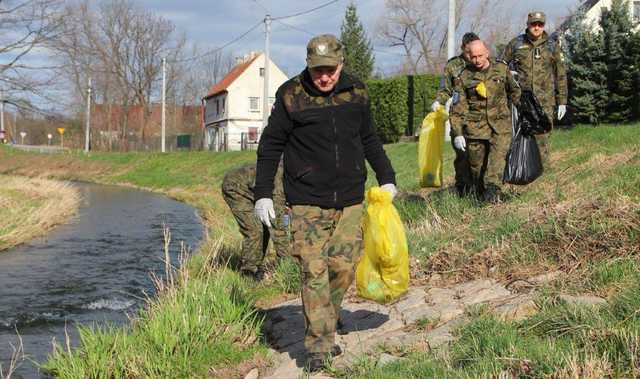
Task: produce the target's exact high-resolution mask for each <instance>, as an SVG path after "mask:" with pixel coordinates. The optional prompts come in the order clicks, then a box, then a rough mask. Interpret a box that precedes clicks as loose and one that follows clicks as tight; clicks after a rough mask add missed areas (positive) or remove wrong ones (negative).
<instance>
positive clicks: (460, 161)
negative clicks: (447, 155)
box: [431, 33, 480, 196]
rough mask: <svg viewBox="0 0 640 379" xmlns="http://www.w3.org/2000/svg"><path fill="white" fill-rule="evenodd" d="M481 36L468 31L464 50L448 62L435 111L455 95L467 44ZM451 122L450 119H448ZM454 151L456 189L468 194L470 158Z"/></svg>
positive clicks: (465, 60) (433, 107)
mask: <svg viewBox="0 0 640 379" xmlns="http://www.w3.org/2000/svg"><path fill="white" fill-rule="evenodd" d="M479 39H480V38H479V37H478V36H477V35H476V34H475V33H466V34H465V35H464V36H462V45H461V46H460V48H461V50H462V52H461V53H460V55H458V56H455V57H453V58H451V59H449V61H448V62H447V65H446V66H445V67H444V76H443V77H442V80H441V82H440V89H438V93H437V94H436V101H434V102H433V104H432V105H431V109H432V110H433V111H434V112H435V111H437V110H438V108H439V107H440V106H441V105H442V104H447V102H448V100H449V99H451V97H452V96H453V91H454V87H455V82H456V80H458V78H459V77H460V74H461V73H462V70H464V68H465V67H466V66H467V64H468V63H469V57H468V54H467V53H466V52H465V50H466V48H467V45H468V44H469V43H470V42H473V41H477V40H479ZM450 111H451V109H450V107H448V109H447V112H450ZM447 122H449V121H447ZM453 138H454V136H453V131H451V145H452V146H453ZM453 151H454V152H455V154H456V157H455V159H454V161H453V168H454V170H455V173H456V176H455V178H456V184H455V186H456V190H457V191H458V194H459V195H461V196H462V195H465V194H467V193H468V192H469V191H470V190H471V188H472V187H473V185H472V181H471V173H470V168H469V160H468V159H467V156H466V154H464V153H463V152H462V151H460V150H458V149H456V148H455V147H454V148H453Z"/></svg>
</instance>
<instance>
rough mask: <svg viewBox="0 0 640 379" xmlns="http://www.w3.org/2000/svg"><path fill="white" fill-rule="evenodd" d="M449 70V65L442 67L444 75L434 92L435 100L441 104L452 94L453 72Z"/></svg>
mask: <svg viewBox="0 0 640 379" xmlns="http://www.w3.org/2000/svg"><path fill="white" fill-rule="evenodd" d="M451 71H452V70H451V65H450V64H447V65H446V66H445V67H444V75H443V76H442V78H441V79H440V88H439V89H438V93H437V94H436V100H437V101H438V102H439V103H440V104H442V105H444V103H446V102H447V100H449V98H450V97H451V96H452V95H453V73H452V72H451Z"/></svg>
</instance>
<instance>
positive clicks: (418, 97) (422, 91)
mask: <svg viewBox="0 0 640 379" xmlns="http://www.w3.org/2000/svg"><path fill="white" fill-rule="evenodd" d="M438 83H439V78H438V77H437V76H434V75H416V76H414V99H413V103H414V130H415V129H417V128H419V127H420V125H421V124H422V119H423V118H424V117H425V116H426V115H427V113H428V112H429V107H430V106H431V103H432V102H433V99H434V98H435V94H436V92H437V90H438ZM367 86H368V88H369V97H370V98H371V112H372V117H373V121H374V124H375V125H376V130H377V132H378V136H379V137H380V139H381V140H382V142H383V143H393V142H398V140H399V139H400V136H401V135H403V134H404V132H405V130H406V129H407V119H408V117H409V107H408V99H409V91H408V80H407V77H406V76H397V77H393V78H388V79H379V80H370V81H368V82H367Z"/></svg>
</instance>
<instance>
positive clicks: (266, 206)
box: [253, 198, 276, 228]
mask: <svg viewBox="0 0 640 379" xmlns="http://www.w3.org/2000/svg"><path fill="white" fill-rule="evenodd" d="M253 210H254V212H255V214H256V217H258V219H259V220H260V222H262V223H263V224H265V225H266V226H267V227H268V228H270V227H271V219H275V218H276V211H275V210H274V209H273V200H271V199H269V198H264V199H260V200H258V201H256V205H255V207H254V209H253Z"/></svg>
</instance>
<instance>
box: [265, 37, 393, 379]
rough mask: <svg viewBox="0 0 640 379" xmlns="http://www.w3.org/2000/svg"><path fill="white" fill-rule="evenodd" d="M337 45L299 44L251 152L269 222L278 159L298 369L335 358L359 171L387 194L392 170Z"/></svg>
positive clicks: (353, 242) (360, 190)
mask: <svg viewBox="0 0 640 379" xmlns="http://www.w3.org/2000/svg"><path fill="white" fill-rule="evenodd" d="M343 57H344V55H343V48H342V44H341V43H340V42H339V41H338V40H337V39H336V37H335V36H333V35H328V34H327V35H321V36H318V37H314V38H312V39H311V41H310V42H309V44H308V45H307V68H306V69H305V70H304V71H303V72H302V73H301V74H299V75H298V76H296V77H294V78H292V79H290V80H289V81H287V82H285V83H284V84H283V85H282V86H280V88H279V89H278V91H277V93H276V101H275V104H274V107H273V111H272V113H271V116H270V118H269V124H268V125H267V127H266V128H265V130H264V133H263V134H262V138H261V139H260V145H259V147H258V172H257V179H256V188H255V193H256V198H257V199H259V200H258V201H257V202H256V206H255V211H256V215H257V216H258V217H259V218H260V219H261V220H262V222H263V223H265V224H269V223H270V220H271V216H270V214H271V213H272V209H273V206H272V201H271V196H272V189H273V176H274V174H275V170H276V166H277V162H278V159H279V157H280V154H282V153H283V152H284V167H285V173H284V190H285V195H286V198H287V202H288V203H289V204H290V205H291V207H292V232H293V243H294V247H293V255H294V256H295V257H296V258H297V260H298V262H299V263H300V266H301V268H302V281H303V289H302V304H303V311H304V318H305V347H306V349H307V351H308V357H307V368H308V370H309V371H318V370H321V369H322V368H324V367H325V365H326V363H327V361H329V360H330V359H331V357H332V356H333V355H335V354H339V353H340V349H339V348H338V347H337V345H334V341H335V332H336V327H337V324H338V321H339V314H340V308H341V304H342V299H343V297H344V294H345V292H346V291H347V289H348V288H349V286H350V285H351V283H352V282H353V280H354V276H355V266H356V262H358V259H359V257H360V255H361V251H362V230H361V219H362V214H363V209H362V202H363V201H364V185H365V181H366V175H367V168H366V165H365V159H366V160H367V161H368V162H369V164H370V165H371V167H372V168H373V170H374V171H375V173H376V176H377V179H378V183H380V184H381V185H382V188H383V189H384V190H386V191H388V192H390V193H391V194H392V196H395V194H396V192H397V190H396V188H395V173H394V171H393V168H392V167H391V163H390V162H389V159H388V158H387V156H386V154H385V152H384V150H383V148H382V144H381V143H380V140H379V139H378V137H377V135H376V133H375V129H374V126H373V122H372V117H371V111H370V102H369V96H368V93H367V90H366V88H365V86H364V84H363V83H362V82H360V81H358V80H356V79H355V78H353V77H351V76H349V75H348V74H346V73H342V67H343V59H344V58H343Z"/></svg>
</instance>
